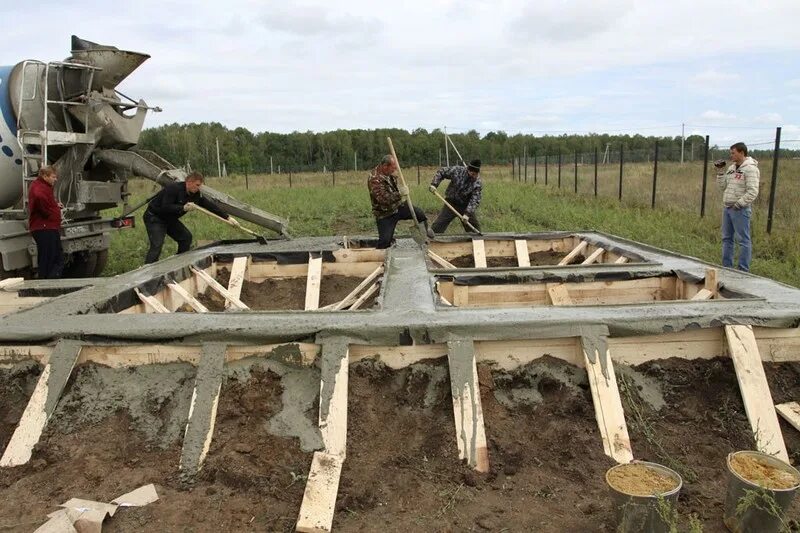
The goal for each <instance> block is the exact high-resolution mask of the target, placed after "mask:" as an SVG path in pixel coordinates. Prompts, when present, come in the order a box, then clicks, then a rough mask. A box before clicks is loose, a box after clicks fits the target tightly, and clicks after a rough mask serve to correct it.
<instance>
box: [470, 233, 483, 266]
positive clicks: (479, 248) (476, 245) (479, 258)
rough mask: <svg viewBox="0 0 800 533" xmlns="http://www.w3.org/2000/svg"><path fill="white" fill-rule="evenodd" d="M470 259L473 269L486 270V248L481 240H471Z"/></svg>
mask: <svg viewBox="0 0 800 533" xmlns="http://www.w3.org/2000/svg"><path fill="white" fill-rule="evenodd" d="M472 258H473V261H474V263H475V268H486V246H485V244H484V242H483V239H472Z"/></svg>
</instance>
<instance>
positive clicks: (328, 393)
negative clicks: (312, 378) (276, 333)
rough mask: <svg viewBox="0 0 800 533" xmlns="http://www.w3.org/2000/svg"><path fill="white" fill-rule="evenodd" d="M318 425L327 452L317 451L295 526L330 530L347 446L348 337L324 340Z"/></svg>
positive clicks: (325, 532)
mask: <svg viewBox="0 0 800 533" xmlns="http://www.w3.org/2000/svg"><path fill="white" fill-rule="evenodd" d="M320 360H321V365H322V368H321V374H322V377H321V381H320V394H319V429H320V433H321V434H322V442H323V443H324V445H325V451H324V452H315V453H314V458H313V460H312V462H311V469H310V471H309V474H308V481H307V482H306V489H305V492H304V494H303V503H302V504H301V505H300V514H299V516H298V519H297V525H296V530H297V531H303V532H313V533H328V532H329V531H330V530H331V528H332V526H333V513H334V510H335V508H336V495H337V493H338V491H339V478H340V476H341V473H342V465H343V463H344V459H345V456H346V449H347V391H348V373H349V368H350V366H349V363H350V350H349V348H348V345H347V343H346V342H345V341H342V340H339V339H332V340H329V341H327V342H323V343H322V356H321V359H320Z"/></svg>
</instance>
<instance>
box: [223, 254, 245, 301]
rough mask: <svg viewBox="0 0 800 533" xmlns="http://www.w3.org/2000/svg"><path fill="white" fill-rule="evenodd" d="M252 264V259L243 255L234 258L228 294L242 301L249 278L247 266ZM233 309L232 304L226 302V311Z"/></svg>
mask: <svg viewBox="0 0 800 533" xmlns="http://www.w3.org/2000/svg"><path fill="white" fill-rule="evenodd" d="M249 262H250V257H249V256H246V255H241V256H239V257H234V259H233V265H231V277H230V278H229V279H228V292H229V293H231V295H233V296H234V297H235V298H237V299H241V297H242V285H244V279H245V277H246V276H247V264H248V263H249ZM230 308H231V302H230V301H228V300H225V309H230Z"/></svg>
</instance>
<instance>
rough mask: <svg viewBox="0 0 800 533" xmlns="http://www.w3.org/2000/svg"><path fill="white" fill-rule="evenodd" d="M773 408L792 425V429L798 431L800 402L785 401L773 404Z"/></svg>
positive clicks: (799, 429)
mask: <svg viewBox="0 0 800 533" xmlns="http://www.w3.org/2000/svg"><path fill="white" fill-rule="evenodd" d="M775 410H776V411H778V413H780V415H781V416H782V417H783V418H784V420H786V421H787V422H789V424H791V425H792V427H793V428H794V429H796V430H797V431H800V403H797V402H786V403H782V404H778V405H776V406H775Z"/></svg>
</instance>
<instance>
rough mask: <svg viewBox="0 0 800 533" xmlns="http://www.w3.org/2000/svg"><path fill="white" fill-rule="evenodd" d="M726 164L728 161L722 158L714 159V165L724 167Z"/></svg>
mask: <svg viewBox="0 0 800 533" xmlns="http://www.w3.org/2000/svg"><path fill="white" fill-rule="evenodd" d="M727 164H728V162H727V161H725V160H724V159H717V160H716V161H714V166H715V167H717V168H725V166H726V165H727Z"/></svg>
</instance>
